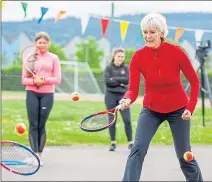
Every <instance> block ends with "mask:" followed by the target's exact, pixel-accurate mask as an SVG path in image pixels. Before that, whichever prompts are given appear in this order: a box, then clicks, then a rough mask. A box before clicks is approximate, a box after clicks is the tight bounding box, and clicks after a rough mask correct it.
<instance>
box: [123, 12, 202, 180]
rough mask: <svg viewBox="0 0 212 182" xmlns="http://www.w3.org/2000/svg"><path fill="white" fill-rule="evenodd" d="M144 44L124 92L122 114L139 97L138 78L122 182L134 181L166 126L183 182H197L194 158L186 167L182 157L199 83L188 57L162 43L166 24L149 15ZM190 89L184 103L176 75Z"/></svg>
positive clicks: (143, 26)
mask: <svg viewBox="0 0 212 182" xmlns="http://www.w3.org/2000/svg"><path fill="white" fill-rule="evenodd" d="M141 29H142V33H143V36H144V40H145V44H146V46H144V47H143V48H141V49H139V50H137V51H136V52H135V54H134V55H133V57H132V59H131V62H130V65H129V77H130V78H129V88H128V91H127V92H126V94H125V96H124V98H123V99H122V100H121V101H120V103H122V108H121V109H122V110H124V109H126V108H129V106H130V104H132V103H133V102H134V101H135V100H136V98H137V97H138V93H139V84H140V77H141V76H142V78H143V80H144V100H143V109H142V111H141V114H140V116H139V120H138V125H137V129H136V136H135V141H134V144H133V147H132V150H131V153H130V155H129V156H128V160H127V164H126V169H125V173H124V177H123V179H122V180H123V181H139V179H140V175H141V169H142V165H143V161H144V158H145V155H146V153H147V151H148V148H149V144H150V142H151V139H152V137H153V136H154V134H155V133H156V131H157V129H158V127H159V126H160V124H161V123H162V122H163V121H165V120H167V121H168V123H169V125H170V129H171V132H172V135H173V140H174V145H175V150H176V154H177V157H178V160H179V163H180V167H181V169H182V172H183V174H184V175H185V178H186V180H187V181H202V180H203V179H202V175H201V171H200V168H199V166H198V163H197V161H196V160H195V158H194V159H193V160H192V161H190V162H187V161H185V160H184V158H183V155H184V153H185V152H187V151H191V146H190V118H191V115H192V113H193V111H194V109H195V106H196V103H197V100H198V94H199V89H200V82H199V79H198V76H197V74H196V72H195V70H194V69H193V67H192V64H191V62H190V60H189V58H188V56H187V55H186V54H185V53H184V51H183V50H182V49H181V48H180V47H179V46H177V45H174V44H171V43H168V42H165V41H164V39H165V38H166V36H167V34H168V29H167V24H166V19H165V17H163V16H162V15H160V14H157V13H149V14H147V15H146V16H145V17H144V18H143V20H142V21H141ZM181 71H182V73H183V74H184V75H185V77H186V78H187V80H188V81H189V82H190V84H191V91H190V98H188V96H187V94H186V92H185V90H184V88H183V84H182V82H181V78H180V72H181Z"/></svg>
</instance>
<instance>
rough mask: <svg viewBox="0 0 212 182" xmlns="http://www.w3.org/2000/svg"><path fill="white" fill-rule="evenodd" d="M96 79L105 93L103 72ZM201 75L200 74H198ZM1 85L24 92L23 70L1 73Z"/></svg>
mask: <svg viewBox="0 0 212 182" xmlns="http://www.w3.org/2000/svg"><path fill="white" fill-rule="evenodd" d="M84 71H85V70H81V72H79V73H78V74H83V73H84ZM92 71H93V74H94V77H95V78H96V80H97V83H98V85H99V87H100V89H101V90H102V92H104V90H105V86H104V80H103V70H99V69H94V70H92ZM63 73H64V74H69V76H73V70H65V71H63ZM207 73H208V77H209V83H210V85H211V89H212V70H210V71H209V70H208V71H207ZM198 74H199V73H198ZM182 80H183V83H184V85H186V83H187V81H186V79H185V78H184V76H182ZM1 82H2V83H1V84H2V90H10V91H23V90H24V86H23V85H22V84H21V69H20V68H18V67H14V68H7V69H2V72H1ZM140 95H143V82H142V81H141V84H140Z"/></svg>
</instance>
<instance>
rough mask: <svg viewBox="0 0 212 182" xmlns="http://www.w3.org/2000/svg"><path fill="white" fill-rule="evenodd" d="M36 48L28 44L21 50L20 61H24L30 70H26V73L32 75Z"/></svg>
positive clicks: (36, 54)
mask: <svg viewBox="0 0 212 182" xmlns="http://www.w3.org/2000/svg"><path fill="white" fill-rule="evenodd" d="M37 56H38V53H37V48H36V47H34V46H29V47H27V48H26V49H24V50H23V52H22V54H21V59H22V61H24V62H26V66H27V68H28V69H29V70H30V71H28V74H30V75H32V72H34V71H35V70H34V67H35V62H36V60H37Z"/></svg>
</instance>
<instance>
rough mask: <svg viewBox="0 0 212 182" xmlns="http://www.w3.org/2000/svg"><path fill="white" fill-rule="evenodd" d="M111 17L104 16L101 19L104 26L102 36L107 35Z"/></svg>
mask: <svg viewBox="0 0 212 182" xmlns="http://www.w3.org/2000/svg"><path fill="white" fill-rule="evenodd" d="M108 23H109V19H107V18H102V19H101V26H102V37H105V34H106V31H107V27H108Z"/></svg>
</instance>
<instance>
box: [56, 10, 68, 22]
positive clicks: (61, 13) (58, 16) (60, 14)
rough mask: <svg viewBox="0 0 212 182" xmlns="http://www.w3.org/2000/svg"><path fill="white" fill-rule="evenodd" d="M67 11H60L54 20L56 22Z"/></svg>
mask: <svg viewBox="0 0 212 182" xmlns="http://www.w3.org/2000/svg"><path fill="white" fill-rule="evenodd" d="M65 13H67V11H63V10H61V11H59V13H58V14H57V16H56V18H55V20H54V22H55V23H56V22H57V21H58V20H59V19H60V18H61V17H62V16H63V15H64V14H65Z"/></svg>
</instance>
